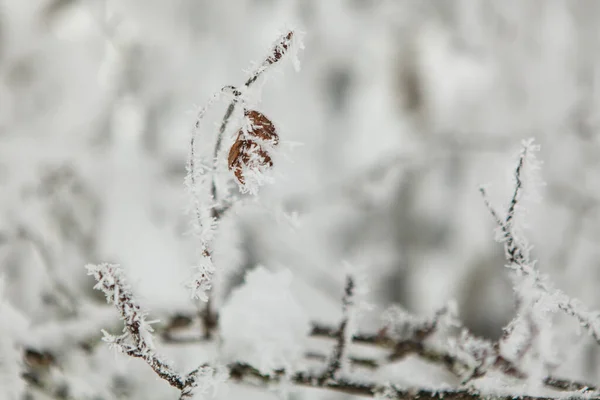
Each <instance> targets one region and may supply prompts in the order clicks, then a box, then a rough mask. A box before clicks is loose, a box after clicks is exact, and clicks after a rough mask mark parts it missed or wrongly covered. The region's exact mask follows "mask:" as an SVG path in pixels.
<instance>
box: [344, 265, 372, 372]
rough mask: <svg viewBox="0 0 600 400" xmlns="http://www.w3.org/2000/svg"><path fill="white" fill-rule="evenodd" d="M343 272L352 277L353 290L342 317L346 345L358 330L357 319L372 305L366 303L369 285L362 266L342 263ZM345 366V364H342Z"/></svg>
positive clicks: (365, 271)
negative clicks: (345, 321) (344, 323)
mask: <svg viewBox="0 0 600 400" xmlns="http://www.w3.org/2000/svg"><path fill="white" fill-rule="evenodd" d="M344 270H345V274H346V276H350V277H352V281H353V286H354V287H353V289H352V296H351V299H349V300H350V304H348V307H347V309H346V310H344V313H345V315H344V317H346V318H347V319H348V322H347V325H346V331H345V340H346V343H350V342H351V338H352V336H353V335H354V334H355V333H356V332H357V330H358V321H359V318H360V317H361V316H362V315H363V314H364V313H365V312H366V311H369V310H371V309H372V308H373V305H372V304H371V303H369V302H368V301H367V296H368V295H369V284H368V278H367V276H368V275H367V270H366V268H365V267H363V266H357V265H353V264H350V263H348V262H344ZM344 364H345V363H344Z"/></svg>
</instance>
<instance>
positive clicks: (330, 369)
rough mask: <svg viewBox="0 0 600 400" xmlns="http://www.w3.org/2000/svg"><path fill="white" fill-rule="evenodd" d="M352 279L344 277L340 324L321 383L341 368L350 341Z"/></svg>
mask: <svg viewBox="0 0 600 400" xmlns="http://www.w3.org/2000/svg"><path fill="white" fill-rule="evenodd" d="M353 297H354V278H353V277H352V275H348V276H347V277H346V286H345V287H344V296H343V298H342V322H340V326H339V328H338V330H337V332H335V336H336V341H337V343H336V345H335V347H334V348H333V353H332V354H331V357H330V360H329V363H328V364H327V368H326V369H325V372H324V373H323V375H322V376H321V378H320V381H321V383H324V382H326V381H328V380H330V379H335V377H336V373H337V372H338V371H339V370H340V369H341V368H342V362H343V360H342V358H343V357H345V356H346V355H345V350H346V348H347V347H348V345H349V343H350V342H351V341H352V334H350V335H349V334H348V332H347V331H348V323H349V322H350V312H351V311H350V308H351V307H352V306H353V305H354V300H353Z"/></svg>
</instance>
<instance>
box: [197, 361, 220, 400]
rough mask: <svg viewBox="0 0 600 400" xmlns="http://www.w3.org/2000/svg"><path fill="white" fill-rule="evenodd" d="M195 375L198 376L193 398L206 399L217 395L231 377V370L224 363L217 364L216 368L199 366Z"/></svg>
mask: <svg viewBox="0 0 600 400" xmlns="http://www.w3.org/2000/svg"><path fill="white" fill-rule="evenodd" d="M194 376H195V377H196V381H195V383H196V386H195V387H194V389H193V392H192V393H193V395H192V399H193V400H204V399H207V398H214V397H216V396H217V394H218V393H219V390H221V388H223V386H224V384H225V382H227V379H229V370H228V369H227V367H226V366H224V365H217V366H215V367H214V368H213V367H210V366H203V367H200V368H198V371H197V372H196V373H195V374H194Z"/></svg>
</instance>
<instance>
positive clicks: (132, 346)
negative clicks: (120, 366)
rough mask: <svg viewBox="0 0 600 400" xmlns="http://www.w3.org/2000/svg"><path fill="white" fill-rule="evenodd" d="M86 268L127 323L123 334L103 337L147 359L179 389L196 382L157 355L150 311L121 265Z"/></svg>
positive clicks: (122, 348) (120, 348)
mask: <svg viewBox="0 0 600 400" xmlns="http://www.w3.org/2000/svg"><path fill="white" fill-rule="evenodd" d="M86 268H87V270H88V275H92V276H93V277H94V278H95V279H96V281H97V282H98V283H97V284H96V285H95V286H94V289H97V290H101V291H103V292H104V295H105V296H106V301H107V302H108V303H112V304H114V305H115V306H116V307H117V310H119V314H120V316H121V320H123V323H124V325H125V326H124V327H123V334H122V335H120V336H113V335H110V334H109V333H108V332H106V331H103V333H104V339H103V340H104V341H105V342H108V343H109V344H110V345H111V346H114V347H116V348H117V349H118V350H119V351H120V352H122V353H125V354H127V355H129V356H131V357H136V358H141V359H143V360H144V361H145V362H146V363H147V364H148V365H149V366H150V367H151V368H152V369H153V370H154V372H156V374H157V375H158V376H159V377H161V378H162V379H164V380H165V381H167V382H168V383H169V384H170V385H171V386H173V387H175V388H177V389H179V390H183V389H186V388H188V387H189V386H192V385H193V384H194V382H195V379H194V378H193V377H192V376H188V377H185V378H184V377H182V376H181V375H180V374H179V373H177V372H176V371H175V370H174V369H173V368H172V367H171V366H170V365H169V364H168V363H167V362H166V361H164V360H162V359H161V358H160V357H159V356H158V355H157V354H156V352H155V349H154V344H153V342H152V332H153V329H152V327H151V326H150V323H149V322H147V321H146V315H147V314H146V312H144V311H143V310H142V309H141V307H140V305H139V304H138V303H137V302H136V301H135V299H134V297H133V294H132V293H131V287H130V286H129V284H127V282H126V281H125V278H124V276H123V271H122V270H121V268H120V267H119V266H118V265H113V264H100V265H87V266H86Z"/></svg>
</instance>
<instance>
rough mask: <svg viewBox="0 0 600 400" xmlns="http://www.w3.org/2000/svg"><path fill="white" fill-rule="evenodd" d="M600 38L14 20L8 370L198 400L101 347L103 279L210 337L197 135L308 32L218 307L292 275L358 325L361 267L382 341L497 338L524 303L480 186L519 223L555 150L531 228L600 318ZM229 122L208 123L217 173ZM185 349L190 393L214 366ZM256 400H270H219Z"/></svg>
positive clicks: (79, 395)
mask: <svg viewBox="0 0 600 400" xmlns="http://www.w3.org/2000/svg"><path fill="white" fill-rule="evenodd" d="M599 20H600V3H599V2H596V1H593V0H575V1H566V0H564V1H542V0H531V1H526V2H524V1H520V0H519V1H517V0H508V1H507V0H503V1H501V0H485V1H477V2H474V1H469V0H453V1H447V2H440V1H428V0H427V1H423V0H422V1H418V2H417V1H407V0H327V1H323V0H221V1H208V0H171V1H159V0H119V1H109V0H46V1H42V0H29V1H23V0H0V194H1V195H0V274H1V276H2V280H3V282H4V285H3V289H2V302H3V303H2V304H3V306H2V307H4V309H3V308H0V314H1V313H2V312H3V311H2V310H4V313H5V315H4V316H3V317H1V318H0V321H2V322H4V323H3V325H2V326H0V332H3V333H2V335H3V336H4V339H3V340H5V341H6V343H8V345H7V346H8V347H7V348H10V347H11V346H12V344H13V343H15V344H17V345H19V346H22V345H27V346H38V348H41V349H48V350H49V351H50V350H51V352H52V354H53V356H54V357H55V358H56V360H53V364H54V363H55V364H56V365H59V366H60V367H59V368H54V367H53V368H52V372H51V373H50V374H51V375H52V380H53V382H59V383H58V384H57V385H58V387H59V388H68V389H65V390H67V391H68V393H67V394H66V395H65V396H67V397H63V398H69V399H70V398H76V399H88V398H89V399H111V398H126V399H166V398H176V396H177V394H176V393H175V391H174V390H173V389H171V388H170V387H169V386H168V385H166V384H165V383H164V382H162V381H159V380H157V379H156V378H155V376H154V375H153V373H152V371H151V370H150V369H149V368H148V367H147V366H146V365H144V364H143V363H142V362H141V361H138V360H128V359H127V358H126V357H125V356H122V355H114V352H113V351H111V350H109V349H108V348H106V347H107V346H105V345H103V344H102V345H100V346H98V347H96V346H95V345H94V346H92V347H91V348H88V347H90V346H87V347H86V346H81V345H82V343H83V342H85V343H88V342H94V341H98V340H99V337H100V334H99V331H100V329H101V328H106V329H109V328H110V327H111V326H113V327H115V326H116V330H118V329H120V328H118V326H119V325H118V321H117V314H116V312H115V311H114V310H113V309H112V308H110V307H108V306H106V305H105V302H104V299H103V298H102V296H101V294H100V293H96V292H95V291H93V289H92V287H93V285H94V282H93V280H92V279H91V278H90V277H88V276H86V270H85V268H84V265H85V264H87V263H99V262H105V261H106V262H115V263H120V264H121V265H122V266H123V267H124V268H125V269H126V270H127V272H128V275H129V276H130V278H131V283H132V285H133V287H134V289H135V292H136V294H137V295H138V296H139V298H140V300H141V302H142V304H143V305H144V306H145V307H146V308H147V309H148V310H150V316H151V317H155V316H156V317H157V318H160V319H162V320H168V319H169V318H171V317H172V316H173V315H175V314H177V313H186V312H187V313H189V312H195V310H196V307H197V306H198V305H197V304H196V303H195V302H193V301H191V300H190V295H189V291H188V290H187V289H186V288H185V284H186V282H187V280H188V278H189V276H190V267H191V266H192V265H194V263H195V261H196V258H195V256H196V254H195V252H194V246H195V241H194V239H193V237H192V236H191V235H190V234H189V231H190V221H189V219H190V216H189V215H188V214H186V212H185V211H186V207H187V205H188V203H189V198H188V194H187V193H186V191H185V188H184V185H183V181H184V177H185V173H186V170H185V165H186V162H187V156H188V151H189V149H188V145H189V135H190V131H191V129H192V127H193V124H194V121H195V110H196V108H197V107H198V106H202V105H204V104H206V102H207V101H208V99H209V98H210V97H211V96H212V94H213V93H215V92H217V91H218V90H220V88H221V87H222V86H224V85H241V84H242V83H243V82H244V81H245V79H246V78H247V76H248V73H249V71H251V70H252V67H253V65H256V64H253V63H260V62H261V61H262V60H263V59H264V57H265V56H266V55H268V52H269V48H270V46H271V45H272V43H273V41H274V40H275V39H276V38H277V37H278V34H279V33H280V32H282V31H283V30H284V29H286V28H289V27H295V28H296V29H298V31H302V32H304V33H305V36H304V45H305V49H304V50H302V51H300V52H299V54H298V57H299V59H300V63H301V69H300V71H299V72H296V71H295V70H294V68H293V66H292V63H291V62H290V59H287V58H285V59H284V60H282V62H281V63H279V64H277V65H276V66H274V67H273V68H272V69H270V70H269V71H267V72H266V73H265V74H264V75H265V78H264V79H262V80H261V82H260V83H259V84H257V85H256V86H255V87H254V90H253V92H252V95H253V99H254V100H255V101H256V104H257V105H256V108H257V109H258V110H261V111H262V112H264V113H265V114H266V115H268V116H269V117H270V118H271V119H272V120H273V121H274V122H275V124H276V125H277V126H278V128H279V134H280V137H281V140H282V144H281V146H280V147H281V149H282V150H281V154H279V157H278V158H277V159H276V160H275V161H276V162H275V165H274V169H273V172H274V177H275V181H274V183H272V184H269V185H267V186H265V187H263V189H262V190H261V192H260V195H259V198H258V199H257V201H256V203H250V205H247V206H240V207H236V208H235V212H231V213H229V214H227V216H226V217H225V219H224V220H223V223H222V225H221V226H220V228H219V231H218V235H217V238H216V241H215V252H216V253H215V265H216V267H217V275H218V278H219V279H218V282H217V285H216V288H215V294H216V296H217V297H216V299H215V302H216V304H217V306H220V305H222V304H225V303H226V302H227V299H228V298H229V294H230V292H231V290H232V289H233V288H235V287H236V286H237V285H239V284H240V283H241V282H242V280H243V276H244V273H245V271H247V270H249V269H252V268H254V267H255V266H257V265H262V266H264V267H265V268H267V269H268V270H270V271H283V270H289V271H290V272H291V276H292V277H293V278H292V281H291V283H290V289H289V290H290V291H292V292H293V294H294V296H295V297H296V299H298V301H299V303H300V304H301V306H302V308H303V310H304V312H305V313H306V315H307V316H308V317H309V318H310V320H317V321H325V322H329V323H337V321H338V319H339V316H340V299H341V296H342V293H343V281H344V261H347V262H349V263H351V264H355V265H360V266H362V267H364V268H365V269H366V271H367V272H368V278H369V286H370V293H369V300H370V301H371V302H372V303H373V304H374V305H375V308H374V310H372V311H371V312H370V313H368V314H367V315H366V316H365V319H364V321H362V323H363V326H366V327H369V326H371V327H376V326H378V325H379V323H380V319H379V315H380V312H381V311H382V310H383V309H385V308H386V307H388V306H390V305H391V304H395V303H397V304H401V305H402V306H404V307H405V308H406V309H408V310H409V311H411V312H414V313H415V314H418V315H431V314H432V313H433V312H434V311H435V310H436V309H438V308H439V307H441V306H443V305H444V304H446V303H447V302H448V301H450V300H452V299H454V300H456V302H457V304H458V310H459V313H460V316H461V318H462V320H463V321H465V324H466V325H467V326H468V327H469V328H471V329H472V330H473V331H474V332H475V333H477V334H478V335H481V336H484V337H487V338H491V339H495V338H498V337H499V336H500V335H501V333H502V330H501V329H502V327H503V326H504V325H505V324H506V323H507V322H508V321H509V320H510V319H511V318H512V316H513V314H514V309H513V308H514V300H513V293H512V288H511V281H510V279H509V277H508V275H507V271H506V269H505V268H504V264H505V263H506V262H505V259H504V251H503V249H502V245H501V244H498V243H497V242H495V241H494V238H495V234H494V221H493V219H492V218H491V217H490V216H489V213H488V212H487V210H486V208H485V206H484V204H483V201H482V199H481V196H480V194H479V192H478V186H479V185H480V184H485V183H491V184H492V185H491V187H490V188H489V189H488V190H489V192H490V194H491V197H492V200H493V201H494V202H495V203H496V204H497V205H498V206H502V207H504V206H505V205H506V204H507V202H508V200H509V199H510V195H511V193H512V181H511V179H512V174H513V172H514V169H515V166H516V160H517V158H516V155H517V154H518V152H519V151H520V146H521V141H522V140H523V139H527V138H530V137H534V138H535V139H536V142H537V143H538V144H540V145H541V151H540V153H539V154H538V158H539V159H540V160H542V161H543V168H542V170H541V172H540V174H541V179H542V180H543V181H544V182H546V185H545V186H542V187H541V188H540V190H539V194H540V199H539V201H537V202H536V201H531V202H529V203H527V204H526V206H527V225H528V229H527V230H526V231H525V232H526V235H527V237H528V239H529V241H530V243H531V244H532V245H533V246H534V248H533V250H532V254H533V256H534V257H535V258H536V259H538V260H539V262H538V264H537V265H538V267H539V268H540V270H541V271H543V272H544V273H547V274H548V275H549V276H550V277H551V278H552V280H553V281H554V282H555V284H556V286H557V287H559V288H560V289H562V290H563V291H565V292H566V293H567V294H569V295H571V296H574V297H577V298H578V299H580V300H581V301H583V302H584V303H585V304H587V305H588V306H589V307H590V308H591V309H597V308H600V297H599V296H598V290H597V287H598V284H599V283H600V262H599V260H600V257H599V255H600V254H599V253H600V246H598V244H597V242H598V239H599V238H600V229H599V225H598V222H599V217H600V215H599V213H598V207H597V206H598V196H600V173H599V172H600V171H599V168H598V163H599V162H600V143H599V138H598V132H599V131H598V123H599V122H600V121H599V120H598V117H599V115H598V112H597V108H598V107H597V106H598V101H599V98H598V93H599V92H598V91H597V90H596V87H597V85H598V77H600V76H599V73H600V63H599V61H600V51H599V50H600V46H599V44H600V32H599V29H600V28H599V26H600V24H598V21H599ZM225 106H226V102H225V101H223V102H221V103H219V104H218V105H217V106H216V107H215V108H213V109H211V111H210V112H209V114H208V115H207V117H206V119H205V120H203V125H202V132H201V133H202V136H201V138H200V139H199V147H200V148H202V149H203V150H205V151H206V152H207V153H210V152H211V151H212V150H211V149H212V146H213V141H214V139H215V134H216V131H217V128H216V127H215V125H214V124H216V123H218V122H219V121H220V118H221V117H222V113H223V110H224V108H225ZM236 129H237V128H236V127H235V125H232V126H231V129H230V130H229V132H227V138H228V139H226V140H230V141H231V140H233V135H235V131H236ZM289 215H294V216H297V219H298V226H297V227H296V228H294V226H292V224H290V223H289V220H288V219H287V218H286V216H289ZM9 314H10V315H9ZM150 319H152V318H150ZM82 321H83V322H82ZM71 323H72V325H73V329H72V330H69V329H68V327H69V326H71V325H69V324H71ZM556 323H557V326H558V327H560V329H559V330H557V332H558V334H557V339H556V340H557V341H556V349H557V351H558V352H559V353H560V357H561V358H560V360H561V362H560V367H559V368H558V370H557V373H558V374H559V375H561V376H566V377H578V378H580V379H587V380H589V381H591V382H597V381H598V379H597V376H598V372H599V370H598V367H599V366H600V365H599V361H600V357H599V356H600V354H599V353H598V348H597V345H596V344H595V343H593V341H592V340H590V339H588V338H587V336H586V335H579V334H578V333H577V332H576V329H574V328H575V325H576V324H575V323H574V322H573V321H572V320H565V321H562V320H559V321H556ZM111 324H112V325H111ZM1 348H3V347H2V346H0V349H1ZM163 349H164V351H165V353H166V354H167V355H168V357H169V358H171V359H172V360H174V361H175V362H176V364H177V365H178V366H180V367H181V368H182V369H183V370H185V369H188V370H189V369H192V368H194V367H196V366H197V365H199V364H200V363H201V362H203V360H204V359H206V358H207V357H208V358H210V357H212V355H211V356H207V354H212V353H210V352H211V351H212V352H214V351H215V349H212V348H211V349H209V348H205V347H203V345H198V344H195V345H185V346H184V345H168V344H165V346H164V348H163ZM5 360H6V361H5ZM11 363H15V364H16V363H17V361H14V362H13V361H11V360H10V359H9V358H6V357H5V358H4V359H3V358H2V357H1V356H0V369H2V370H4V369H7V370H10V369H11V368H12V367H11ZM15 368H16V367H15ZM415 379H417V378H415ZM399 380H400V381H402V382H405V381H408V382H410V379H409V378H407V377H402V376H401V377H400V378H399ZM29 386H31V387H30V388H29V389H27V392H29V393H30V395H31V396H34V397H29V398H34V399H37V398H47V397H44V396H46V395H44V394H42V392H43V390H41V389H39V388H37V389H36V388H35V387H34V386H35V385H29ZM52 390H54V389H52ZM254 395H255V396H256V398H266V397H263V396H267V394H265V393H263V392H261V391H259V390H256V389H248V388H245V387H237V386H232V387H231V388H230V390H229V392H228V393H224V394H222V398H251V397H250V396H254ZM69 396H70V397H69ZM268 396H275V394H272V395H271V394H269V395H268ZM296 396H298V397H296V398H317V396H322V398H333V397H335V396H340V395H336V394H331V393H324V392H323V393H322V392H314V391H313V392H299V393H298V394H297V395H296ZM302 396H306V397H302ZM7 398H10V397H7ZM15 398H17V397H15Z"/></svg>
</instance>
